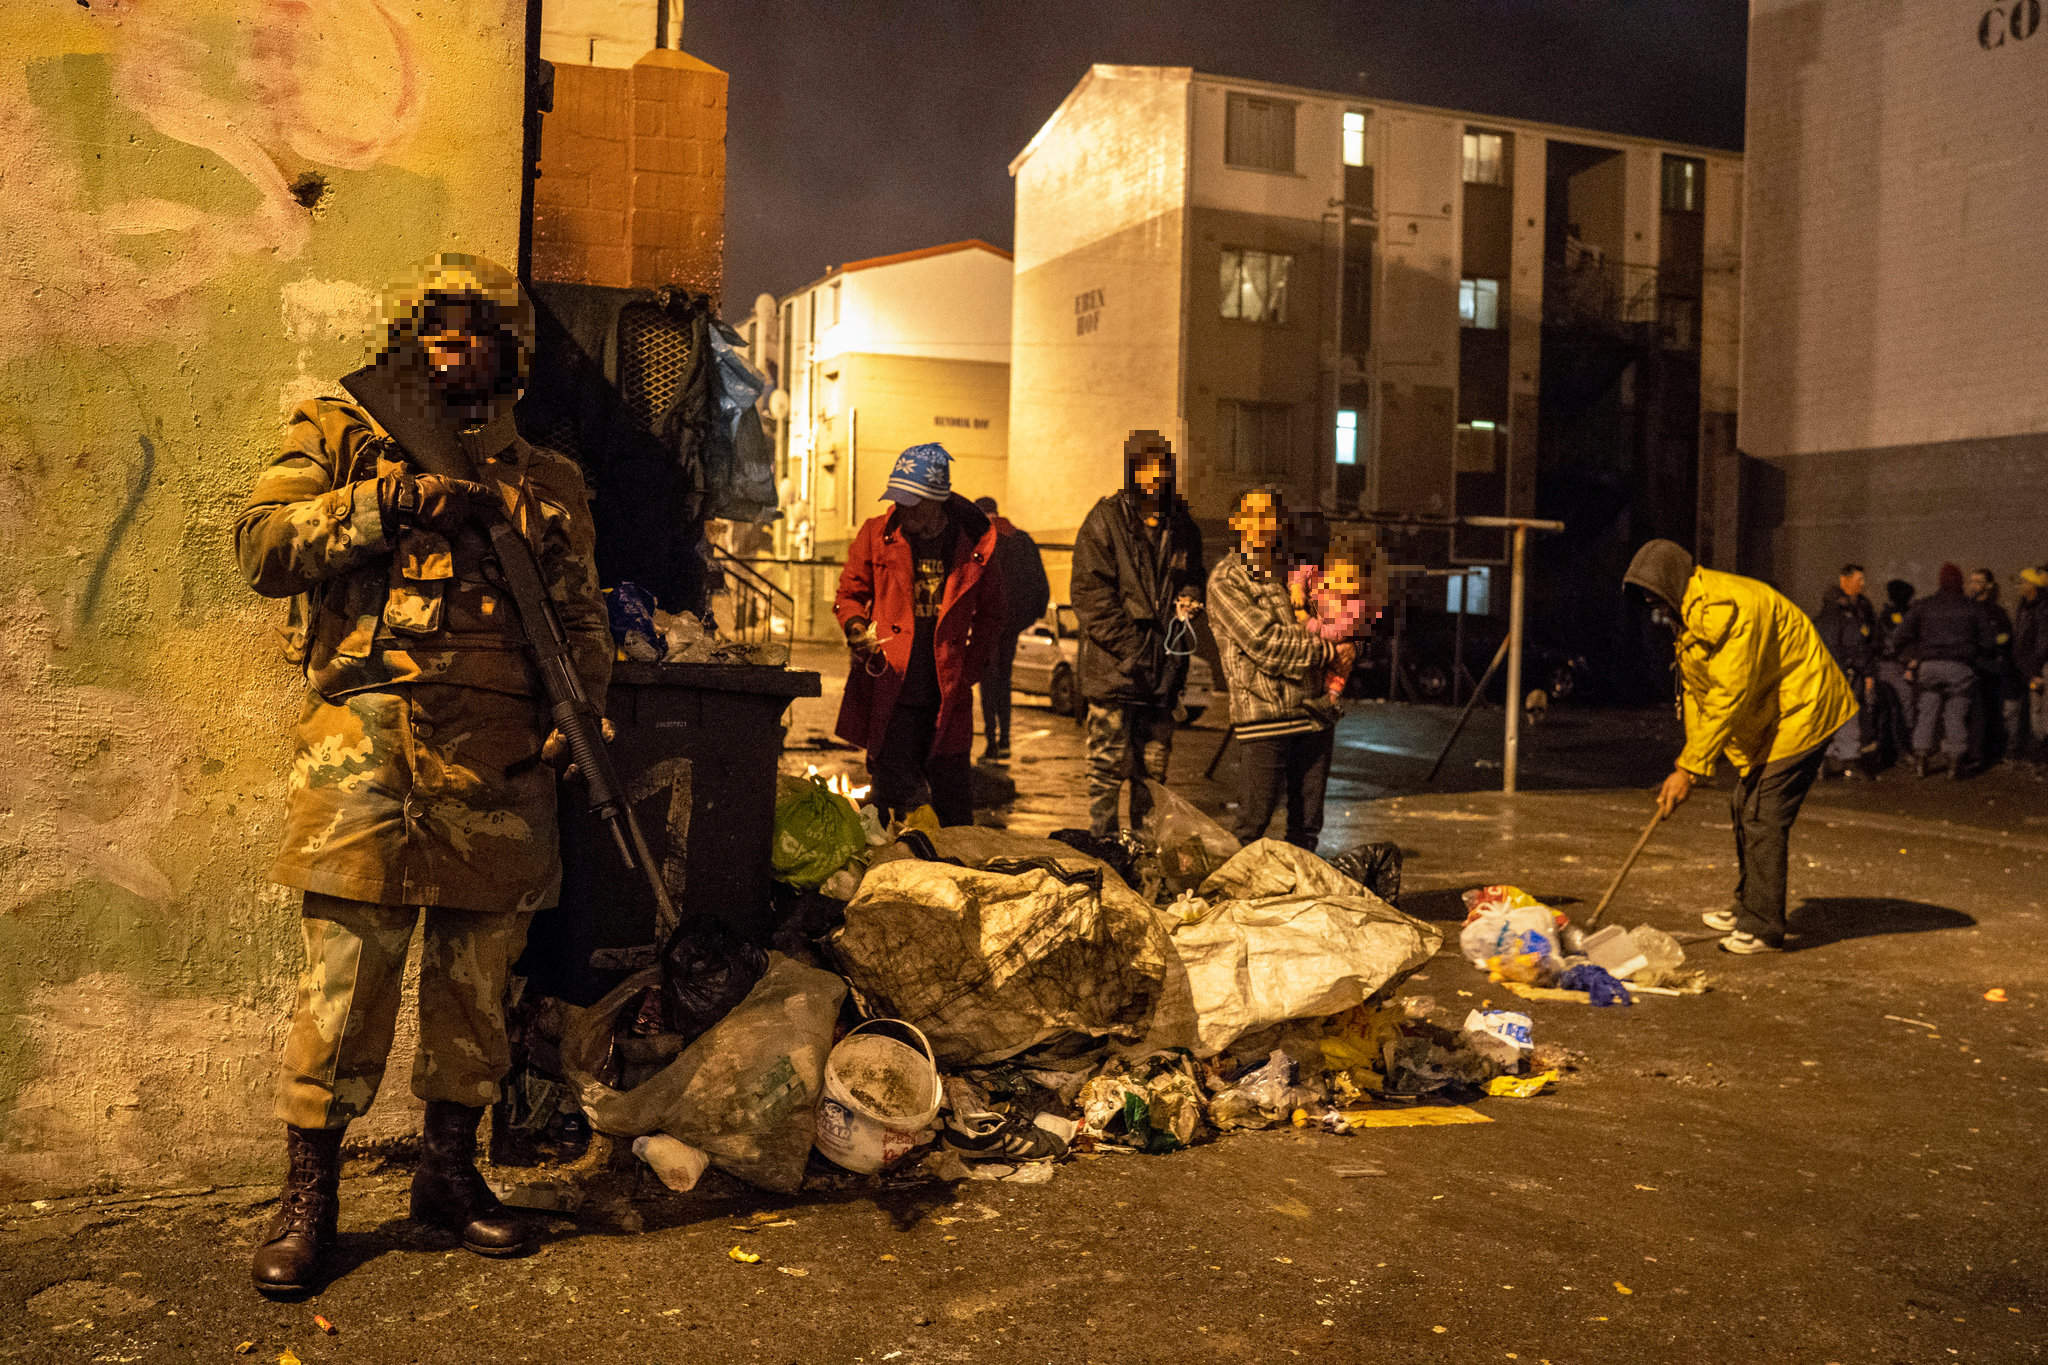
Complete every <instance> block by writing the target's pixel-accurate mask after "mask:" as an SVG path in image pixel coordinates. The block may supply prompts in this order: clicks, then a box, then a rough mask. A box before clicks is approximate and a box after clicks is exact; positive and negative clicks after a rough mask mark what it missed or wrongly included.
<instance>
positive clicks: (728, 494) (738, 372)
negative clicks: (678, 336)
mask: <svg viewBox="0 0 2048 1365" xmlns="http://www.w3.org/2000/svg"><path fill="white" fill-rule="evenodd" d="M709 331H710V337H711V356H712V361H713V363H714V364H715V365H716V367H717V368H716V370H715V371H714V372H713V374H712V390H713V392H714V393H715V395H716V398H717V405H718V417H717V421H716V422H715V423H714V426H713V439H712V441H711V443H710V445H711V448H710V450H709V451H707V452H706V453H707V455H708V457H709V458H708V459H707V460H706V462H705V466H706V467H705V473H706V475H707V477H706V480H705V482H706V485H707V488H706V491H707V493H708V495H709V502H708V504H707V507H706V510H707V512H708V513H709V514H710V515H711V516H714V517H724V518H726V519H727V520H730V521H748V522H760V521H766V520H768V519H770V518H771V517H773V516H774V514H775V505H776V503H775V452H774V450H773V449H772V448H771V447H770V446H769V444H768V436H767V433H766V432H764V431H763V430H762V429H761V414H760V413H759V412H758V411H757V410H756V409H755V407H754V405H755V404H756V403H758V402H760V401H761V395H762V394H764V393H766V392H768V387H769V385H768V380H767V378H766V377H765V376H763V375H762V374H761V372H760V371H759V370H756V369H755V368H754V367H753V366H752V365H749V364H748V363H747V361H746V357H745V356H743V355H741V354H740V353H739V349H738V348H739V347H740V345H741V344H742V342H741V338H740V334H739V333H738V332H735V331H733V330H732V329H731V328H730V327H727V326H726V325H725V324H724V323H722V322H717V321H714V322H713V323H712V324H711V327H710V329H709Z"/></svg>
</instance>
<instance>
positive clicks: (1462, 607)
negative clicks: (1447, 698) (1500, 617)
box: [1451, 569, 1472, 706]
mask: <svg viewBox="0 0 2048 1365" xmlns="http://www.w3.org/2000/svg"><path fill="white" fill-rule="evenodd" d="M1457 577H1458V619H1457V621H1455V622H1454V623H1453V625H1452V631H1451V705H1453V706H1456V705H1457V704H1458V683H1459V681H1460V680H1461V679H1462V678H1463V677H1464V676H1465V616H1466V614H1467V613H1469V612H1470V611H1471V610H1472V571H1471V570H1470V569H1467V570H1466V571H1465V572H1464V573H1461V574H1459V575H1458V576H1457Z"/></svg>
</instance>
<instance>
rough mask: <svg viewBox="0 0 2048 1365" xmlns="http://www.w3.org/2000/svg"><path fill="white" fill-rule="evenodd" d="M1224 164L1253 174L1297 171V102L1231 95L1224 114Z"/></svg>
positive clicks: (1256, 96) (1261, 96) (1234, 93)
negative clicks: (1295, 136) (1295, 107)
mask: <svg viewBox="0 0 2048 1365" xmlns="http://www.w3.org/2000/svg"><path fill="white" fill-rule="evenodd" d="M1223 160H1224V161H1225V163H1227V164H1228V165H1232V166H1239V167H1243V168H1244V169H1246V170H1253V171H1286V172H1288V173H1290V174H1292V173H1293V171H1294V102H1293V101H1292V100H1275V99H1267V98H1265V97H1264V96H1263V95H1242V94H1238V93H1237V92H1235V91H1232V92H1231V95H1230V99H1229V102H1228V103H1227V104H1226V105H1225V107H1224V111H1223Z"/></svg>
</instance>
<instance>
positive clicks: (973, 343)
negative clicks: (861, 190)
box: [740, 241, 1011, 559]
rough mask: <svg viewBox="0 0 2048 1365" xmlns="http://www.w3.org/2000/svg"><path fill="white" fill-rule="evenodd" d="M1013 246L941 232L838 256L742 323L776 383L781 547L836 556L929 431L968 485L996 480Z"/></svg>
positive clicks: (987, 489) (965, 488) (1003, 423)
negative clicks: (914, 243)
mask: <svg viewBox="0 0 2048 1365" xmlns="http://www.w3.org/2000/svg"><path fill="white" fill-rule="evenodd" d="M1010 286H1011V259H1010V253H1009V252H1007V251H1004V250H1002V249H1001V248H1000V247H995V246H991V245H989V244H988V243H987V242H981V241H966V242H949V243H947V244H945V245H944V246H934V247H926V248H923V249H922V250H918V251H905V252H900V253H898V254H896V255H891V256H877V257H874V258H872V259H870V260H864V261H853V262H850V263H848V264H846V265H842V266H836V267H834V268H833V269H832V270H830V271H828V272H826V274H825V275H824V276H823V277H822V278H820V279H818V280H815V281H813V282H812V283H810V284H807V285H805V286H804V287H803V288H801V289H799V290H797V291H796V292H795V293H792V294H789V295H786V296H784V297H783V298H782V299H781V300H780V301H779V302H778V301H775V300H772V299H770V298H768V297H767V296H766V295H764V296H762V298H761V299H760V300H758V301H757V302H756V305H755V312H754V316H753V317H752V318H751V319H749V320H748V321H747V322H745V323H744V324H742V326H741V327H740V332H741V334H742V336H744V337H745V338H746V340H747V342H748V348H749V353H750V355H751V357H752V359H753V360H754V363H755V365H756V366H757V368H759V369H760V370H761V371H762V372H763V373H765V374H767V375H768V376H769V377H770V378H771V379H772V380H774V381H775V383H776V384H777V385H778V386H779V389H780V394H779V396H776V397H772V398H771V400H770V402H771V406H770V409H769V412H770V417H771V419H772V422H773V429H774V436H775V441H776V452H777V456H778V471H779V474H780V485H781V505H782V514H783V516H782V521H781V522H780V523H779V524H778V528H777V550H778V552H779V553H782V554H785V555H788V556H790V557H792V558H795V559H814V558H824V559H832V558H837V557H838V556H839V554H840V553H841V551H843V549H844V547H845V545H846V543H847V542H848V541H850V540H851V539H852V538H853V533H854V532H855V531H857V530H858V529H860V524H861V522H863V521H865V520H866V519H867V518H868V517H871V516H873V515H874V514H875V512H876V511H877V510H878V508H877V504H878V503H879V501H880V499H881V496H882V488H883V486H884V485H885V484H886V483H887V482H888V478H889V470H890V468H891V467H892V466H893V465H894V463H895V460H896V456H897V455H898V453H900V452H901V451H903V450H904V449H905V448H906V447H909V446H913V445H918V444H921V443H923V442H926V441H937V442H939V443H940V444H941V445H943V446H945V447H946V449H947V450H948V451H950V452H951V453H952V455H953V487H954V489H955V490H956V491H958V492H960V493H963V494H965V495H966V496H968V497H970V498H972V497H979V496H981V495H982V494H992V495H994V496H996V497H998V498H1000V497H1001V496H1002V495H1003V493H1004V491H1005V482H1006V479H1007V464H1008V456H1009V425H1010V421H1009V418H1010Z"/></svg>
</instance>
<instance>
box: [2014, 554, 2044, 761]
mask: <svg viewBox="0 0 2048 1365" xmlns="http://www.w3.org/2000/svg"><path fill="white" fill-rule="evenodd" d="M2012 661H2013V666H2014V667H2015V668H2016V669H2017V670H2018V672H2019V675H2020V687H2021V689H2022V690H2021V694H2020V695H2021V710H2020V722H2021V726H2022V728H2021V729H2020V730H2018V731H2016V732H2015V733H2014V736H2013V752H2014V755H2015V756H2016V757H2020V758H2025V757H2027V756H2028V755H2029V753H2030V752H2031V750H2032V749H2033V748H2034V747H2035V746H2037V745H2039V744H2040V743H2041V741H2042V739H2043V738H2044V737H2048V714H2044V711H2048V707H2044V705H2043V703H2044V702H2048V564H2043V565H2039V566H2037V567H2035V568H2031V569H2022V570H2020V591H2019V600H2018V601H2016V602H2014V603H2013V608H2012Z"/></svg>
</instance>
